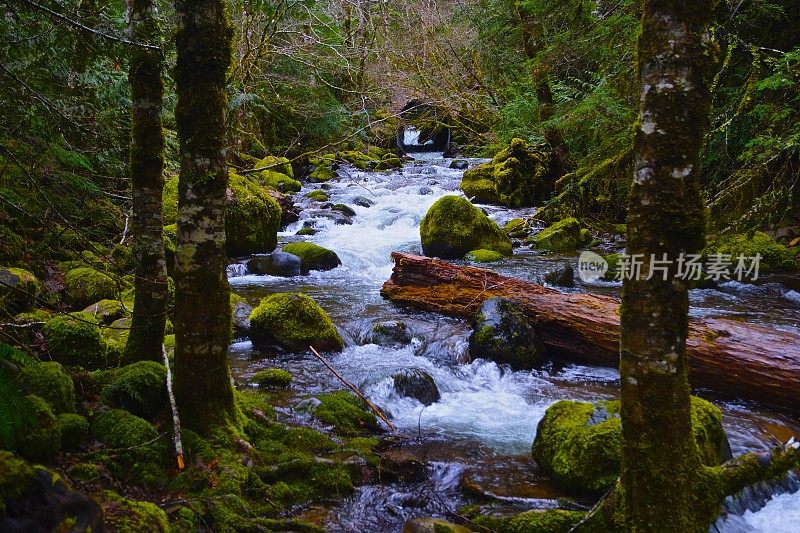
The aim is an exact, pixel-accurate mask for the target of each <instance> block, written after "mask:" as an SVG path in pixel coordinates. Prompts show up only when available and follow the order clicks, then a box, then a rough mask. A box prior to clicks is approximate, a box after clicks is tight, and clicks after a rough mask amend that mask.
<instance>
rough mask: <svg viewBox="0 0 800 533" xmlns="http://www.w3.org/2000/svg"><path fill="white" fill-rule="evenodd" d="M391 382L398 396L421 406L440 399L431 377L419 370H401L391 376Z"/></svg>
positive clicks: (437, 388)
mask: <svg viewBox="0 0 800 533" xmlns="http://www.w3.org/2000/svg"><path fill="white" fill-rule="evenodd" d="M392 380H394V390H395V392H397V394H398V395H400V396H403V397H406V398H414V399H416V400H418V401H419V402H420V403H421V404H422V405H426V406H427V405H432V404H434V403H436V402H438V401H439V400H440V399H441V397H442V395H441V393H440V392H439V387H437V386H436V381H434V379H433V376H431V375H430V374H428V373H427V372H425V371H424V370H420V369H419V368H407V369H405V370H401V371H400V372H398V373H396V374H394V375H393V376H392Z"/></svg>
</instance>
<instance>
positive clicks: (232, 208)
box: [225, 174, 281, 257]
mask: <svg viewBox="0 0 800 533" xmlns="http://www.w3.org/2000/svg"><path fill="white" fill-rule="evenodd" d="M228 187H229V189H230V191H231V193H232V194H229V195H228V202H227V205H226V208H225V233H226V249H227V253H228V255H229V256H231V257H238V256H243V255H250V254H254V253H266V252H271V251H272V250H274V249H275V246H277V244H278V230H279V229H280V225H281V207H280V205H279V204H278V202H277V201H276V200H275V199H274V198H273V197H272V196H270V195H269V193H268V192H267V191H266V190H265V189H264V188H263V187H262V185H260V184H259V183H258V182H257V181H256V180H255V179H254V178H250V177H244V176H239V175H238V174H231V175H230V177H229V181H228Z"/></svg>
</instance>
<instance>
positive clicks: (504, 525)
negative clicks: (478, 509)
mask: <svg viewBox="0 0 800 533" xmlns="http://www.w3.org/2000/svg"><path fill="white" fill-rule="evenodd" d="M584 516H586V513H585V512H582V511H568V510H565V509H545V510H543V511H540V510H538V509H537V510H533V511H526V512H524V513H520V514H516V515H511V516H495V515H480V516H476V517H469V518H470V519H471V523H472V524H475V525H476V526H478V528H485V529H486V530H488V531H495V532H497V533H529V532H536V533H567V532H568V531H571V530H572V528H573V526H575V525H576V524H577V523H578V522H580V521H581V520H582V519H583V517H584Z"/></svg>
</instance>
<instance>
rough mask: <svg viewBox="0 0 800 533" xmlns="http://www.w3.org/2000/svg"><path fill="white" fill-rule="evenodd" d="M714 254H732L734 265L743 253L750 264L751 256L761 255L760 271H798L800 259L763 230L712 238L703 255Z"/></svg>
mask: <svg viewBox="0 0 800 533" xmlns="http://www.w3.org/2000/svg"><path fill="white" fill-rule="evenodd" d="M712 254H724V255H731V256H733V257H732V260H733V266H734V267H735V266H736V264H737V258H738V257H739V255H743V256H744V257H745V258H746V259H747V260H746V263H747V265H749V264H750V261H749V258H752V257H755V256H756V254H760V255H761V259H760V261H759V271H760V272H777V271H796V270H797V269H798V264H799V263H798V260H797V257H796V256H795V254H794V253H793V252H792V250H791V249H789V248H787V247H786V246H783V245H782V244H779V243H778V242H777V241H775V239H773V238H772V237H770V236H769V235H767V234H765V233H761V232H756V233H753V234H752V235H742V234H739V235H722V236H718V237H716V238H715V239H714V240H712V241H711V242H710V243H709V244H708V246H706V248H705V250H703V255H705V256H710V255H712Z"/></svg>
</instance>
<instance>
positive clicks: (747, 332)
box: [381, 253, 800, 412]
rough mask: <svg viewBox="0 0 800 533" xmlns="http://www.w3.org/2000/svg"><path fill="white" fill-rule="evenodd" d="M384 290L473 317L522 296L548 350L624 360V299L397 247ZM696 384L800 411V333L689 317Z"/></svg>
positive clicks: (602, 361) (583, 358)
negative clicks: (494, 301)
mask: <svg viewBox="0 0 800 533" xmlns="http://www.w3.org/2000/svg"><path fill="white" fill-rule="evenodd" d="M392 257H393V258H394V260H395V267H394V271H393V273H392V277H391V278H390V279H389V281H387V282H386V283H385V284H384V285H383V288H382V289H381V295H382V296H383V297H384V298H386V299H388V300H391V301H392V302H395V303H398V304H404V305H408V306H411V307H415V308H417V309H422V310H425V311H434V312H437V313H443V314H447V315H453V316H460V317H465V318H472V317H474V316H475V313H476V311H477V310H478V308H479V307H480V306H481V304H482V303H483V302H484V301H485V300H487V299H489V298H495V297H502V298H508V299H509V300H513V301H514V302H516V303H517V304H519V305H520V306H521V307H522V309H523V311H524V312H525V315H526V316H527V317H528V318H529V319H530V320H532V321H533V322H534V323H535V324H536V325H537V331H538V332H539V334H540V336H541V338H542V341H543V342H544V344H545V345H546V346H547V348H548V353H549V354H551V355H552V356H555V357H559V358H566V359H569V360H572V361H576V362H579V363H584V364H590V365H600V366H612V367H617V366H619V335H620V331H619V329H620V326H619V299H617V298H613V297H610V296H601V295H594V294H564V293H560V292H558V291H556V290H553V289H548V288H547V287H543V286H541V285H537V284H535V283H532V282H530V281H525V280H521V279H516V278H510V277H506V276H502V275H500V274H498V273H496V272H493V271H490V270H484V269H481V268H475V267H463V266H457V265H452V264H450V263H447V262H445V261H440V260H437V259H430V258H427V257H420V256H414V255H407V254H401V253H394V254H392ZM687 354H688V359H689V373H690V375H689V379H690V382H691V383H692V386H694V387H699V388H705V389H710V390H715V391H719V392H722V393H725V394H728V395H732V396H735V397H737V398H742V399H748V400H755V401H759V402H762V403H764V404H768V405H773V406H776V407H780V408H783V409H787V410H790V411H794V412H800V335H798V334H795V333H791V332H786V331H779V330H772V329H768V328H765V327H762V326H759V325H757V324H751V323H747V322H742V321H737V320H732V319H722V318H714V319H708V318H706V319H696V318H692V319H690V323H689V338H688V340H687Z"/></svg>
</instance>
